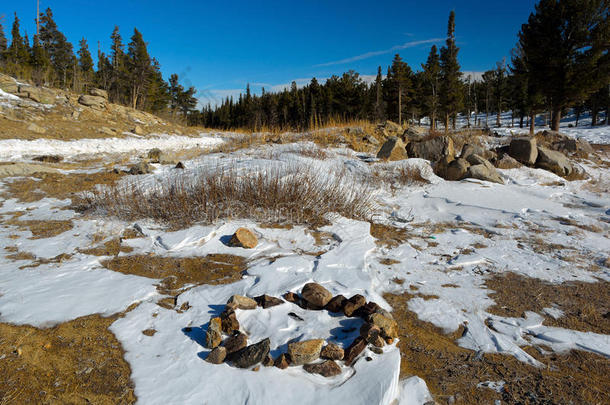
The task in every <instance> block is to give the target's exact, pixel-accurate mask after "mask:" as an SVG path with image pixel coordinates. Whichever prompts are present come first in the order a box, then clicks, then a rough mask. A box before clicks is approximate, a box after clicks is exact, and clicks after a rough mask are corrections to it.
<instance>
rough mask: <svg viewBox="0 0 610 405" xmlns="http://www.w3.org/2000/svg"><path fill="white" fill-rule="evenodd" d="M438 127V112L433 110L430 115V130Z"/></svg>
mask: <svg viewBox="0 0 610 405" xmlns="http://www.w3.org/2000/svg"><path fill="white" fill-rule="evenodd" d="M435 129H436V112H435V111H433V112H432V114H431V116H430V131H434V130H435Z"/></svg>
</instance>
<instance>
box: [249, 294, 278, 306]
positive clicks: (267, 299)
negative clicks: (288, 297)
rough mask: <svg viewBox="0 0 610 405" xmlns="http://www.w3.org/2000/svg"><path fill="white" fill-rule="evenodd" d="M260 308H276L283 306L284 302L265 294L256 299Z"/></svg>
mask: <svg viewBox="0 0 610 405" xmlns="http://www.w3.org/2000/svg"><path fill="white" fill-rule="evenodd" d="M254 300H255V301H256V303H257V304H258V306H260V307H263V308H265V309H267V308H271V307H275V306H276V305H280V304H283V303H284V301H283V300H281V299H280V298H276V297H272V296H270V295H267V294H264V295H261V296H258V297H256V298H254Z"/></svg>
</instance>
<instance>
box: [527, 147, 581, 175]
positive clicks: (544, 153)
mask: <svg viewBox="0 0 610 405" xmlns="http://www.w3.org/2000/svg"><path fill="white" fill-rule="evenodd" d="M536 167H539V168H541V169H544V170H548V171H550V172H553V173H555V174H556V175H558V176H564V177H565V176H569V175H570V174H571V173H572V164H571V163H570V160H569V159H568V158H567V157H566V156H565V155H564V154H563V153H561V152H557V151H554V150H550V149H547V148H543V147H542V146H539V147H538V158H537V160H536Z"/></svg>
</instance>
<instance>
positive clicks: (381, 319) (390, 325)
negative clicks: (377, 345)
mask: <svg viewBox="0 0 610 405" xmlns="http://www.w3.org/2000/svg"><path fill="white" fill-rule="evenodd" d="M368 321H369V322H370V323H372V324H374V325H377V326H379V328H380V329H381V335H382V336H383V337H386V338H387V337H390V338H397V337H398V324H397V323H396V321H395V320H394V319H391V318H388V317H386V316H384V315H382V314H380V313H379V312H376V313H374V314H373V315H371V316H370V317H369V319H368Z"/></svg>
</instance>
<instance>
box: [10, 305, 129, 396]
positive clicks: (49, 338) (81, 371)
mask: <svg viewBox="0 0 610 405" xmlns="http://www.w3.org/2000/svg"><path fill="white" fill-rule="evenodd" d="M115 319H116V318H102V317H100V316H99V315H91V316H87V317H83V318H79V319H76V320H74V321H70V322H66V323H63V324H60V325H58V326H56V327H54V328H50V329H37V328H34V327H31V326H14V325H9V324H5V323H0V358H1V359H2V360H0V375H1V376H2V377H1V378H0V403H1V404H26V403H31V404H84V403H94V404H128V403H134V402H135V401H136V397H135V394H134V391H133V383H132V382H131V380H130V375H131V370H130V368H129V364H128V363H127V362H126V361H125V359H124V358H123V354H124V352H123V350H122V348H121V344H120V343H119V341H118V340H117V339H116V338H115V336H114V335H113V334H112V333H111V332H110V331H109V330H108V327H109V326H110V324H111V323H112V322H114V320H115Z"/></svg>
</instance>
